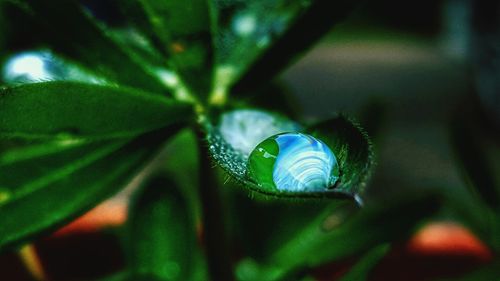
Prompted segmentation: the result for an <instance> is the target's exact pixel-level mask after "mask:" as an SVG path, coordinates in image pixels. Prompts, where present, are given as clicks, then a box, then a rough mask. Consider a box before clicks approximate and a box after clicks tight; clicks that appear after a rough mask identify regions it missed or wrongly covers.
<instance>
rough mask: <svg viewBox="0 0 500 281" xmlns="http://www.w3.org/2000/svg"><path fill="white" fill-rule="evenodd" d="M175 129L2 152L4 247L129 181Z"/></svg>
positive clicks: (70, 216)
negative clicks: (132, 136) (114, 138)
mask: <svg viewBox="0 0 500 281" xmlns="http://www.w3.org/2000/svg"><path fill="white" fill-rule="evenodd" d="M170 133H171V130H169V129H164V130H161V131H155V132H151V133H148V134H145V135H142V136H140V137H138V138H136V139H133V140H129V141H127V140H120V141H105V142H97V143H96V142H91V143H82V144H80V143H75V144H68V143H65V142H62V143H53V144H52V145H42V146H40V145H38V146H36V147H27V148H24V149H23V150H18V151H14V152H7V154H3V155H2V158H1V163H0V164H1V169H2V171H8V173H2V174H1V177H0V186H1V187H2V202H0V213H1V214H2V216H0V224H1V225H2V228H1V229H0V248H3V247H5V246H12V245H18V244H19V243H21V242H23V241H25V240H27V239H30V238H32V237H33V236H35V235H37V234H39V233H41V232H46V231H50V230H54V229H55V228H57V227H58V226H61V225H63V224H64V223H65V222H68V221H70V220H71V219H73V218H75V217H76V216H77V215H80V214H82V213H83V212H85V211H87V210H88V209H90V208H91V207H93V206H94V205H96V204H97V203H99V202H100V201H102V200H104V199H106V198H107V197H109V196H111V195H112V194H114V193H115V192H117V191H118V190H120V189H121V188H122V187H123V186H124V185H125V184H127V183H128V182H129V181H130V180H131V178H132V177H133V176H134V175H135V174H136V173H137V172H138V171H139V170H140V168H141V167H142V166H143V165H144V164H145V163H146V162H147V160H148V159H150V158H151V157H152V155H153V154H154V153H155V152H156V151H157V148H158V147H159V145H160V144H161V143H162V142H163V140H164V139H165V138H166V136H168V135H169V134H170Z"/></svg>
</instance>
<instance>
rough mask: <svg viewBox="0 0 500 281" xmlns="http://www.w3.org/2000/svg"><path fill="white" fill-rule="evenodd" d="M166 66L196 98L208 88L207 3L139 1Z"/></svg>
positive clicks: (203, 0) (209, 10) (210, 54)
mask: <svg viewBox="0 0 500 281" xmlns="http://www.w3.org/2000/svg"><path fill="white" fill-rule="evenodd" d="M140 2H141V3H142V7H143V8H144V11H145V13H146V14H147V15H148V17H149V21H150V24H151V27H152V29H153V30H154V31H155V32H156V36H157V37H158V38H159V40H160V41H161V42H162V43H163V47H164V50H165V53H167V54H169V59H170V60H171V61H170V64H171V65H172V67H173V68H174V69H175V70H176V71H177V73H179V74H180V76H181V78H182V79H183V80H184V82H185V85H186V86H187V87H188V88H190V89H191V90H192V91H193V92H194V94H196V95H197V96H202V97H207V96H208V95H209V93H210V90H211V88H212V76H213V75H212V72H213V68H214V67H213V60H214V59H213V43H212V30H211V27H212V7H211V1H208V0H191V1H189V3H186V2H185V1H179V0H174V1H155V0H140Z"/></svg>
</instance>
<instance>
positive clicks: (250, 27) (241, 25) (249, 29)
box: [233, 14, 257, 36]
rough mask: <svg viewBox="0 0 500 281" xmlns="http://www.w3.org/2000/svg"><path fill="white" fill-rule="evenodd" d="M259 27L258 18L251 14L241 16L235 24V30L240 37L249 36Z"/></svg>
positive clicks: (236, 19)
mask: <svg viewBox="0 0 500 281" xmlns="http://www.w3.org/2000/svg"><path fill="white" fill-rule="evenodd" d="M256 27H257V18H256V17H255V16H254V15H251V14H243V15H239V16H237V17H236V18H235V20H234V22H233V29H234V31H235V32H236V34H238V35H240V36H249V35H250V34H252V33H253V32H254V31H255V29H256Z"/></svg>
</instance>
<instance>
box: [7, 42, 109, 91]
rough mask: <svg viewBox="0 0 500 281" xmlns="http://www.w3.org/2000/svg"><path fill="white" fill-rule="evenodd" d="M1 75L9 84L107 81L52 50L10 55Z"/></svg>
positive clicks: (101, 82)
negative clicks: (53, 52) (56, 54)
mask: <svg viewBox="0 0 500 281" xmlns="http://www.w3.org/2000/svg"><path fill="white" fill-rule="evenodd" d="M1 76H2V78H3V80H5V82H6V83H7V84H19V83H30V82H40V81H52V80H68V81H83V82H88V83H93V84H103V83H106V81H105V79H102V78H100V77H97V76H95V75H92V74H90V73H89V72H87V71H85V70H84V69H83V68H81V67H79V66H77V65H75V64H72V63H70V62H69V61H66V60H64V59H62V58H60V57H58V56H55V55H54V54H52V53H51V52H50V51H44V50H41V51H26V52H21V53H17V54H15V55H13V56H11V57H9V58H8V59H7V60H6V62H5V64H4V66H3V69H2V73H1Z"/></svg>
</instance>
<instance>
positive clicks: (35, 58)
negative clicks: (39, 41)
mask: <svg viewBox="0 0 500 281" xmlns="http://www.w3.org/2000/svg"><path fill="white" fill-rule="evenodd" d="M46 61H47V57H46V54H44V53H42V52H27V53H21V54H19V55H16V56H14V57H12V58H10V59H9V60H8V61H7V63H6V64H5V66H4V69H3V79H4V80H5V81H6V82H29V81H40V80H50V79H52V78H53V76H52V74H51V73H50V72H49V71H47V69H46Z"/></svg>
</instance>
